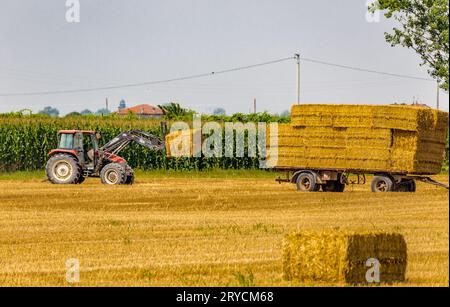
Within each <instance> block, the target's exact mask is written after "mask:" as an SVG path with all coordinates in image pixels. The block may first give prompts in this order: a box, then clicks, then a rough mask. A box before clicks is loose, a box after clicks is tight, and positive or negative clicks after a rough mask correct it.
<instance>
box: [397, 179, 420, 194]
mask: <svg viewBox="0 0 450 307" xmlns="http://www.w3.org/2000/svg"><path fill="white" fill-rule="evenodd" d="M396 191H397V192H409V193H414V192H416V181H415V180H414V179H405V180H402V181H401V182H400V184H399V186H398V187H397V189H396Z"/></svg>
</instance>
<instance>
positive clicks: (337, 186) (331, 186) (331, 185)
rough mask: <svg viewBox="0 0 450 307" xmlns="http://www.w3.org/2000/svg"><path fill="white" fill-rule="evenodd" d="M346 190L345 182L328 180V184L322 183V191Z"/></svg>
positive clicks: (337, 191) (339, 191) (338, 191)
mask: <svg viewBox="0 0 450 307" xmlns="http://www.w3.org/2000/svg"><path fill="white" fill-rule="evenodd" d="M344 190H345V184H343V183H341V182H340V181H338V180H336V181H327V183H326V184H324V185H322V191H324V192H335V193H342V192H344Z"/></svg>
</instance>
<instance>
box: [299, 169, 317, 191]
mask: <svg viewBox="0 0 450 307" xmlns="http://www.w3.org/2000/svg"><path fill="white" fill-rule="evenodd" d="M319 189H320V185H319V184H317V183H316V176H315V175H313V174H312V173H308V172H304V173H301V174H300V175H298V177H297V190H299V191H301V192H317V191H319Z"/></svg>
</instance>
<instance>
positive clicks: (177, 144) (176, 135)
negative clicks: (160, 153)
mask: <svg viewBox="0 0 450 307" xmlns="http://www.w3.org/2000/svg"><path fill="white" fill-rule="evenodd" d="M195 133H201V131H200V130H193V129H188V130H178V131H175V132H172V133H169V134H167V135H166V138H165V146H166V155H167V156H168V157H182V156H185V157H189V156H193V155H194V143H193V140H194V134H195ZM182 142H185V143H188V144H189V147H188V149H187V151H186V152H184V151H183V143H182ZM173 149H177V150H176V152H177V154H176V153H175V152H173Z"/></svg>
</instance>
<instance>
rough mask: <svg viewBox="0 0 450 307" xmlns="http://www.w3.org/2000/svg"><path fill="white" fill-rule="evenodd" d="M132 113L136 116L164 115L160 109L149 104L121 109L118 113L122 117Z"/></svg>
mask: <svg viewBox="0 0 450 307" xmlns="http://www.w3.org/2000/svg"><path fill="white" fill-rule="evenodd" d="M130 112H131V113H133V114H136V115H163V111H162V110H161V109H160V108H158V107H154V106H151V105H148V104H140V105H137V106H134V107H130V108H125V109H121V110H119V112H118V113H119V114H120V115H126V114H128V113H130Z"/></svg>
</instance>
